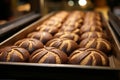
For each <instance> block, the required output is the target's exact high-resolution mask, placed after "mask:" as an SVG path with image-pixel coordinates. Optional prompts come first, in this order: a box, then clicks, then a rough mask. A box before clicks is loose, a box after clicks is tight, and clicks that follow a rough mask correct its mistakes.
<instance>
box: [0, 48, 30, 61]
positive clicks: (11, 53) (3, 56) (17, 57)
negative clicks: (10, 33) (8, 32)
mask: <svg viewBox="0 0 120 80" xmlns="http://www.w3.org/2000/svg"><path fill="white" fill-rule="evenodd" d="M29 56H30V54H29V52H28V51H27V50H26V49H24V48H21V47H17V46H7V47H4V48H2V49H0V61H5V62H27V61H28V60H29Z"/></svg>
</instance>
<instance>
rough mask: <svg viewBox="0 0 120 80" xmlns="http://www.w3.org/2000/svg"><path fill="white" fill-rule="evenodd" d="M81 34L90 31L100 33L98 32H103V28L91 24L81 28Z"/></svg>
mask: <svg viewBox="0 0 120 80" xmlns="http://www.w3.org/2000/svg"><path fill="white" fill-rule="evenodd" d="M80 31H81V34H82V33H85V32H89V31H98V32H103V29H102V27H100V26H97V25H94V24H93V25H90V24H84V25H83V26H81V28H80Z"/></svg>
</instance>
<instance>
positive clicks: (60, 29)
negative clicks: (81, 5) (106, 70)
mask: <svg viewBox="0 0 120 80" xmlns="http://www.w3.org/2000/svg"><path fill="white" fill-rule="evenodd" d="M96 16H97V17H96ZM98 23H101V17H100V16H99V14H98V13H96V12H82V11H72V12H67V11H61V12H58V13H56V14H55V15H53V16H52V17H51V18H49V19H48V20H46V21H44V22H43V24H41V25H39V26H38V27H37V28H36V31H33V32H31V33H29V34H28V35H27V37H26V38H24V39H21V40H19V41H17V42H15V44H14V45H13V46H14V47H11V46H10V48H9V49H11V50H9V51H7V50H8V49H1V50H0V53H2V54H1V55H2V56H0V61H13V62H14V61H15V62H16V61H18V62H21V61H23V62H24V61H28V62H33V63H56V64H62V63H67V64H80V65H94V66H95V65H97V66H108V65H109V60H108V57H107V55H106V54H105V53H106V52H102V51H101V50H104V51H107V52H109V51H110V50H111V49H108V48H107V47H108V46H109V44H107V43H109V42H106V41H107V40H103V38H104V37H105V35H104V33H102V30H103V29H102V27H101V26H102V23H101V24H98ZM94 25H95V28H96V27H97V26H99V27H100V28H101V31H99V30H98V31H99V32H100V34H99V32H98V31H97V29H94V28H92V29H89V30H87V31H84V30H83V29H82V28H83V26H85V27H84V28H89V27H90V28H91V27H92V26H94ZM90 30H92V31H90ZM93 31H94V32H93ZM92 32H93V33H92ZM90 36H97V37H99V36H103V38H102V39H96V38H95V40H88V41H87V40H86V39H89V38H88V37H90ZM93 39H94V38H93ZM95 41H96V42H95ZM88 43H89V44H88ZM93 43H94V44H93ZM96 44H97V48H99V47H101V50H99V49H96V47H94V46H95V45H96ZM81 45H82V46H81ZM90 45H91V46H90ZM16 46H17V47H16ZM86 46H87V47H86ZM5 48H6V47H5ZM18 48H22V49H24V50H27V51H26V52H28V53H29V55H28V58H26V59H28V60H25V59H24V53H23V52H22V51H20V50H17V49H18ZM109 48H110V46H109ZM106 49H108V50H106ZM7 52H8V53H7ZM4 53H6V54H4ZM15 53H17V54H15ZM7 54H9V56H7ZM21 54H22V55H21ZM4 56H6V57H4ZM11 56H15V58H13V57H11ZM8 57H9V58H8ZM16 57H19V58H20V59H21V60H20V59H19V60H17V59H18V58H16Z"/></svg>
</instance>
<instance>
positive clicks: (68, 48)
mask: <svg viewBox="0 0 120 80" xmlns="http://www.w3.org/2000/svg"><path fill="white" fill-rule="evenodd" d="M46 46H50V47H56V48H58V49H60V50H62V51H63V52H65V53H66V54H67V55H68V56H69V55H70V54H71V53H72V52H73V51H74V50H75V49H77V48H78V45H77V43H76V42H75V41H73V40H70V39H67V38H54V39H52V40H50V41H48V42H47V43H46Z"/></svg>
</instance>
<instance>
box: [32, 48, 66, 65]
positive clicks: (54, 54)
mask: <svg viewBox="0 0 120 80" xmlns="http://www.w3.org/2000/svg"><path fill="white" fill-rule="evenodd" d="M67 61H68V58H67V55H66V54H65V53H64V52H62V51H61V50H59V49H57V48H54V47H44V48H42V49H38V50H36V51H34V52H33V53H32V54H31V56H30V62H33V63H53V64H64V63H67Z"/></svg>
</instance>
